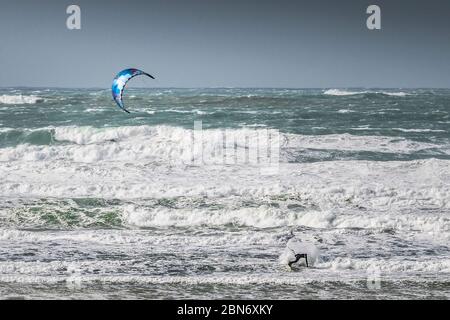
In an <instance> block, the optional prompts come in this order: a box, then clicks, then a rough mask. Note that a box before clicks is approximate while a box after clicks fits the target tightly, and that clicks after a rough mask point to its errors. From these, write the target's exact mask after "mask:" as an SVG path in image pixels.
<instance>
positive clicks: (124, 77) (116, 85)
mask: <svg viewBox="0 0 450 320" xmlns="http://www.w3.org/2000/svg"><path fill="white" fill-rule="evenodd" d="M140 75H144V76H147V77H150V78H152V79H155V77H153V76H152V75H150V74H148V73H146V72H144V71H141V70H138V69H133V68H131V69H125V70H122V71H120V72H119V73H118V74H117V76H116V77H115V78H114V80H113V84H112V96H113V99H114V101H115V102H116V103H117V105H118V106H119V108H120V109H122V110H123V111H125V112H128V113H130V112H129V111H128V110H127V109H125V106H124V104H123V101H122V95H123V90H124V89H125V85H126V84H127V82H128V81H129V80H130V79H131V78H134V77H136V76H140Z"/></svg>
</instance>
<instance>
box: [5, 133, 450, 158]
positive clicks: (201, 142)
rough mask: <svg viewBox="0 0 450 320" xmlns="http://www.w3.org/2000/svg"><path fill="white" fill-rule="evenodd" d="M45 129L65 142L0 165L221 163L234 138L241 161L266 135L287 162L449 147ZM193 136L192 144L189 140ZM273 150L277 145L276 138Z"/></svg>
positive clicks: (397, 140) (377, 139)
mask: <svg viewBox="0 0 450 320" xmlns="http://www.w3.org/2000/svg"><path fill="white" fill-rule="evenodd" d="M47 130H50V131H53V132H54V139H55V140H56V141H59V142H65V143H64V144H63V145H39V146H38V145H17V146H14V147H9V148H3V149H1V150H0V161H34V162H39V161H55V160H67V161H74V162H85V163H93V162H98V161H129V162H148V161H165V162H167V163H183V164H187V165H190V164H192V163H193V162H196V161H197V162H198V161H202V162H208V161H209V163H216V164H224V161H225V160H226V156H225V148H224V143H225V142H226V141H227V139H228V140H229V139H232V140H233V143H234V145H233V149H236V151H235V152H236V153H237V156H238V157H241V158H242V159H241V160H243V161H244V160H245V157H248V156H246V154H245V152H247V151H245V150H246V149H249V148H250V149H252V150H262V149H264V148H267V143H268V141H269V140H264V139H262V137H268V136H270V137H272V138H273V137H279V143H280V145H279V146H280V153H279V156H280V159H279V160H280V161H281V162H287V161H290V160H291V158H292V157H296V156H297V155H299V154H306V153H307V152H308V151H306V150H307V149H316V150H317V149H319V150H341V151H354V152H359V151H369V152H383V153H403V154H408V153H413V152H418V151H427V150H431V151H432V150H439V151H440V152H443V153H448V152H450V150H449V148H448V146H442V145H437V144H432V143H426V142H417V141H412V140H408V139H406V138H401V137H388V136H356V135H351V134H330V135H297V134H283V133H280V134H279V136H278V132H277V131H275V130H273V129H263V128H250V127H247V128H242V129H234V130H227V131H225V130H219V129H211V130H203V131H202V132H201V135H200V134H197V133H196V131H194V130H190V129H183V128H180V127H170V126H154V127H151V126H130V127H117V128H113V127H111V128H93V127H56V128H48V129H47ZM196 134H197V135H196ZM194 138H195V139H197V140H195V141H194ZM272 138H271V139H272ZM200 146H201V147H200ZM272 146H273V147H276V144H275V140H273V142H272ZM227 148H229V146H228V147H227ZM275 151H276V150H275ZM239 159H240V158H239ZM247 160H248V159H247ZM241 162H242V161H241Z"/></svg>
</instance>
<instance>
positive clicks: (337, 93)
mask: <svg viewBox="0 0 450 320" xmlns="http://www.w3.org/2000/svg"><path fill="white" fill-rule="evenodd" d="M367 93H375V94H384V95H387V96H394V97H405V96H408V95H409V94H408V93H406V92H402V91H400V92H389V91H369V90H364V91H348V90H342V89H328V90H325V91H324V92H323V94H325V95H330V96H352V95H358V94H367Z"/></svg>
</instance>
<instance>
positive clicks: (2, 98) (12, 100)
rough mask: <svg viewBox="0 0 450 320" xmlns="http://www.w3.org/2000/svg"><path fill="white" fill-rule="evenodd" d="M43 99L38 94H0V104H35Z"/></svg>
mask: <svg viewBox="0 0 450 320" xmlns="http://www.w3.org/2000/svg"><path fill="white" fill-rule="evenodd" d="M42 101H44V99H43V98H40V97H38V96H25V95H0V104H35V103H38V102H42Z"/></svg>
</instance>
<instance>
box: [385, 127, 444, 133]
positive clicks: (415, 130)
mask: <svg viewBox="0 0 450 320" xmlns="http://www.w3.org/2000/svg"><path fill="white" fill-rule="evenodd" d="M393 130H397V131H401V132H445V130H438V129H436V130H435V129H405V128H393Z"/></svg>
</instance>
